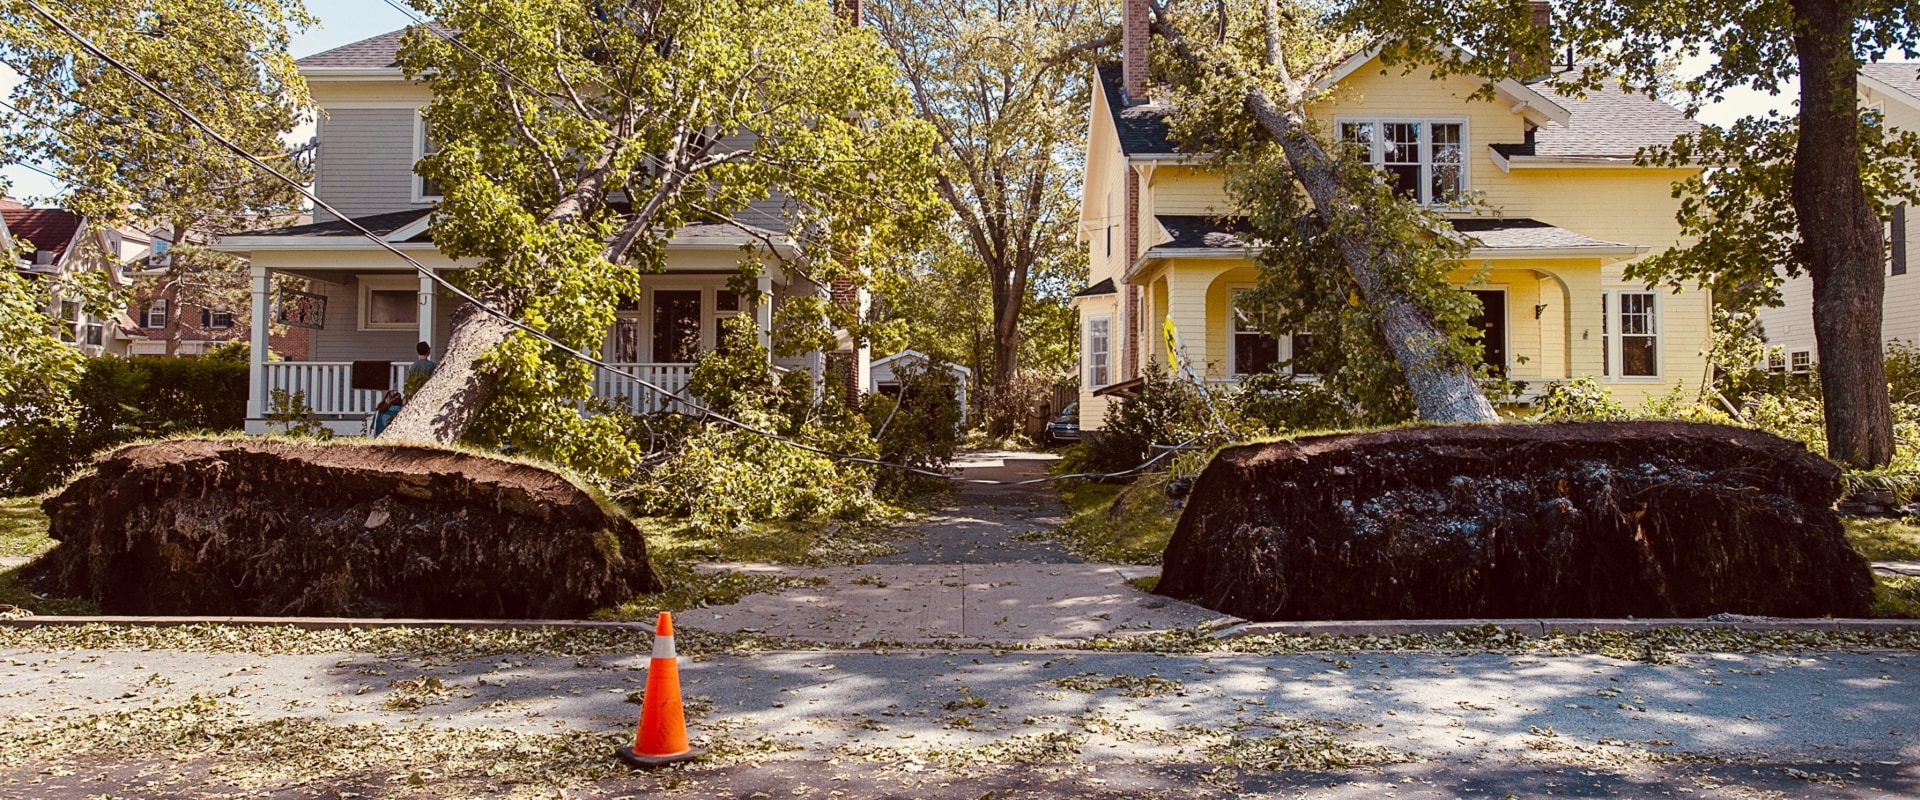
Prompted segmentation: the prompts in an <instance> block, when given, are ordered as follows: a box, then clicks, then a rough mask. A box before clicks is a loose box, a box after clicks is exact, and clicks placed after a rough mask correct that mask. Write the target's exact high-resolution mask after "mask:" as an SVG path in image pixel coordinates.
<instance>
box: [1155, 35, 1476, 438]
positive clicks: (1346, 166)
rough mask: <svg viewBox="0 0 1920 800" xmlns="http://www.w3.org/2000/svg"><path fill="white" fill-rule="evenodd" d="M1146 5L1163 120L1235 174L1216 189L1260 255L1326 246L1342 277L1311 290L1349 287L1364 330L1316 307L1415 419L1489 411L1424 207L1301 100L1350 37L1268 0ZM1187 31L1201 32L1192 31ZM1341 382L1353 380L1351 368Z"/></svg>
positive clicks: (1458, 301)
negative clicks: (1351, 151) (1162, 59)
mask: <svg viewBox="0 0 1920 800" xmlns="http://www.w3.org/2000/svg"><path fill="white" fill-rule="evenodd" d="M1152 12H1153V16H1154V25H1153V28H1154V30H1155V32H1157V33H1159V34H1160V36H1161V38H1162V39H1163V40H1164V41H1165V42H1166V44H1167V45H1168V47H1167V48H1166V51H1167V55H1169V56H1170V59H1169V60H1170V61H1171V62H1172V66H1173V67H1174V68H1173V69H1172V70H1171V76H1170V77H1171V78H1172V84H1173V87H1174V89H1175V91H1176V95H1175V98H1174V100H1175V105H1176V107H1177V108H1178V109H1179V114H1178V115H1177V116H1176V122H1175V125H1176V129H1177V131H1180V132H1182V133H1183V138H1187V139H1190V140H1197V141H1199V142H1201V143H1202V144H1203V145H1204V146H1205V149H1207V150H1209V151H1211V152H1213V153H1215V156H1214V157H1215V158H1216V159H1218V160H1219V161H1221V162H1223V163H1224V164H1225V165H1226V166H1228V168H1229V170H1230V171H1232V172H1235V173H1237V176H1236V180H1233V181H1230V183H1229V189H1230V191H1233V192H1234V194H1235V199H1236V201H1238V203H1239V204H1240V205H1241V206H1242V207H1243V208H1245V209H1246V210H1247V211H1248V212H1249V220H1250V222H1252V223H1253V224H1254V226H1255V231H1254V233H1255V235H1256V237H1259V238H1263V239H1265V240H1266V241H1267V242H1268V243H1270V244H1271V245H1273V246H1272V247H1270V248H1269V249H1268V251H1267V252H1266V253H1264V254H1263V255H1262V257H1261V258H1262V262H1263V265H1268V266H1272V265H1275V264H1278V263H1282V262H1286V261H1288V259H1291V258H1296V257H1298V258H1319V257H1322V256H1324V258H1323V259H1322V260H1324V259H1325V258H1334V257H1337V259H1338V264H1339V266H1342V267H1344V271H1345V275H1343V276H1339V279H1338V280H1337V282H1336V285H1335V286H1332V287H1322V288H1332V289H1335V290H1337V291H1334V292H1333V293H1332V294H1331V297H1333V298H1335V299H1336V300H1344V299H1345V298H1349V297H1352V298H1356V299H1357V300H1358V301H1359V303H1360V305H1361V306H1364V309H1365V315H1364V317H1363V319H1364V320H1365V324H1366V325H1369V326H1370V327H1371V328H1372V329H1373V330H1372V333H1374V334H1377V336H1372V337H1368V336H1363V335H1359V334H1362V333H1363V332H1362V331H1358V330H1354V327H1355V326H1354V325H1353V322H1354V319H1355V318H1354V317H1352V316H1351V315H1344V316H1343V312H1341V311H1339V310H1337V309H1334V310H1324V309H1323V310H1322V311H1321V312H1320V313H1321V314H1323V315H1329V317H1330V318H1338V319H1340V320H1342V322H1343V325H1342V327H1343V328H1344V331H1343V337H1344V338H1347V339H1348V341H1351V342H1365V341H1371V342H1373V343H1376V344H1378V346H1379V348H1380V349H1383V350H1384V353H1385V354H1387V355H1388V356H1390V358H1391V363H1392V364H1393V366H1394V367H1396V368H1397V370H1398V373H1399V376H1398V377H1399V378H1400V379H1401V380H1403V381H1404V383H1405V387H1406V393H1407V395H1408V396H1409V398H1408V399H1410V401H1411V405H1412V406H1413V408H1414V410H1416V411H1417V413H1418V415H1419V417H1420V418H1421V419H1424V420H1427V421H1430V422H1491V421H1494V420H1496V419H1498V417H1497V415H1496V414H1495V412H1494V410H1493V405H1492V404H1491V403H1489V402H1488V401H1487V397H1486V394H1485V392H1483V391H1482V390H1481V388H1480V386H1479V384H1478V383H1477V382H1476V380H1475V367H1474V363H1475V362H1474V358H1473V347H1472V343H1471V342H1470V341H1469V340H1468V339H1467V338H1466V337H1465V336H1464V335H1463V333H1462V332H1461V329H1462V328H1464V326H1463V325H1461V324H1459V323H1463V322H1464V321H1465V319H1466V318H1467V315H1468V314H1469V308H1468V307H1467V306H1466V305H1464V304H1465V303H1467V302H1469V300H1468V298H1467V297H1466V296H1465V295H1464V294H1462V293H1460V292H1457V291H1452V290H1451V288H1450V286H1449V285H1448V283H1447V274H1446V273H1447V268H1446V264H1447V262H1448V261H1449V260H1450V259H1451V258H1452V257H1454V256H1456V255H1457V253H1458V248H1457V247H1455V246H1454V245H1453V244H1452V243H1450V242H1448V241H1447V240H1445V239H1443V238H1436V235H1435V234H1436V229H1437V223H1436V221H1435V220H1434V218H1433V217H1431V215H1428V214H1425V213H1424V212H1421V211H1420V210H1419V209H1418V208H1417V207H1416V206H1415V205H1414V204H1413V203H1412V202H1411V201H1409V200H1407V199H1405V198H1401V197H1399V196H1397V195H1395V194H1394V193H1392V191H1391V190H1390V189H1388V188H1387V187H1385V186H1384V185H1383V184H1382V183H1381V182H1380V181H1378V180H1376V179H1374V177H1373V176H1372V174H1371V173H1370V172H1369V171H1368V169H1367V168H1366V166H1365V165H1364V164H1361V163H1359V162H1358V160H1357V159H1353V158H1347V157H1344V156H1345V155H1346V154H1345V153H1343V152H1342V151H1341V149H1340V148H1339V147H1338V146H1333V145H1329V144H1328V143H1327V142H1325V141H1323V138H1322V136H1323V134H1322V132H1321V131H1320V130H1319V129H1318V128H1317V127H1316V124H1315V123H1314V122H1313V121H1312V120H1310V119H1309V118H1308V117H1307V113H1306V108H1307V105H1308V104H1309V103H1311V102H1312V101H1313V100H1315V99H1317V98H1318V97H1319V96H1320V95H1321V93H1322V92H1323V91H1324V90H1323V89H1321V88H1320V87H1319V86H1318V85H1317V80H1318V78H1320V77H1322V76H1324V75H1325V74H1327V73H1328V72H1329V71H1331V69H1332V68H1333V66H1334V65H1336V64H1337V63H1338V62H1339V61H1340V60H1341V59H1342V58H1344V57H1345V56H1346V55H1348V52H1347V51H1346V50H1345V49H1344V48H1345V47H1346V46H1347V45H1349V44H1350V43H1348V42H1345V41H1342V40H1340V39H1338V38H1337V37H1329V36H1327V35H1326V33H1325V32H1324V31H1323V30H1322V29H1320V28H1318V27H1317V25H1316V23H1317V22H1318V20H1317V19H1315V18H1314V17H1313V16H1312V15H1310V14H1305V13H1294V9H1292V8H1291V7H1289V8H1286V9H1283V8H1282V7H1281V5H1280V3H1279V0H1260V2H1259V4H1258V7H1257V8H1250V7H1249V5H1236V4H1233V3H1228V2H1224V0H1223V2H1220V3H1218V4H1215V5H1214V6H1212V7H1211V8H1210V9H1209V10H1205V11H1201V10H1194V11H1191V12H1188V11H1182V12H1181V13H1178V14H1176V13H1174V11H1173V10H1172V9H1171V8H1169V7H1168V6H1167V5H1153V6H1152ZM1187 29H1193V30H1201V29H1207V30H1210V31H1213V32H1214V35H1213V36H1212V37H1209V38H1204V39H1203V38H1196V37H1192V36H1189V35H1187V34H1186V33H1184V31H1185V30H1187ZM1316 253H1318V254H1322V256H1316V255H1315V254H1316ZM1322 294H1325V293H1324V292H1323V293H1322ZM1302 299H1304V298H1302ZM1343 304H1344V303H1343ZM1282 313H1283V314H1288V315H1294V316H1293V318H1292V319H1287V320H1284V321H1286V322H1294V321H1300V320H1306V319H1309V318H1310V317H1312V316H1314V312H1313V310H1312V309H1307V308H1295V309H1288V310H1285V311H1283V312H1282ZM1343 344H1344V342H1343ZM1383 360H1384V359H1383ZM1335 366H1336V367H1339V366H1340V365H1335ZM1351 380H1352V381H1355V382H1359V381H1362V380H1363V379H1362V378H1360V377H1359V373H1357V372H1356V373H1355V374H1354V376H1353V377H1352V378H1351ZM1374 382H1375V383H1377V380H1376V381H1374Z"/></svg>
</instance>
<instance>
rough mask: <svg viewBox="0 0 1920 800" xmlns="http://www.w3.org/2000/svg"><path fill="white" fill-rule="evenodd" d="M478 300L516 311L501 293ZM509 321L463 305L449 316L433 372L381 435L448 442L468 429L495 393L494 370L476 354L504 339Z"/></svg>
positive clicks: (483, 296) (480, 353) (390, 437)
mask: <svg viewBox="0 0 1920 800" xmlns="http://www.w3.org/2000/svg"><path fill="white" fill-rule="evenodd" d="M480 300H481V302H484V303H486V304H488V305H490V306H493V307H495V308H499V309H502V310H505V311H507V312H508V313H509V314H513V315H518V314H519V307H518V304H517V303H509V302H508V301H507V299H506V298H504V297H497V296H494V297H489V296H488V295H484V294H483V295H480ZM513 330H514V328H513V326H512V325H511V324H509V323H508V322H507V321H506V320H503V319H500V318H499V317H496V316H494V315H492V314H488V313H486V312H485V311H481V310H480V309H478V308H476V307H474V306H472V305H467V306H464V307H462V308H461V309H460V311H459V313H458V316H457V317H456V318H455V319H454V321H453V333H452V334H451V335H449V336H448V337H447V344H446V347H445V348H444V349H443V350H442V351H441V352H440V353H438V354H437V355H438V356H439V358H438V359H437V366H435V367H434V370H433V377H431V378H429V379H428V380H427V382H426V383H425V384H422V385H421V386H420V388H419V390H418V391H416V392H414V396H413V397H409V398H407V404H406V405H405V406H404V407H402V408H401V409H400V414H399V415H398V416H395V417H394V418H393V421H392V422H390V423H388V424H387V428H386V430H384V431H381V433H380V438H382V439H404V440H408V441H423V442H441V443H451V442H455V441H458V440H459V439H460V437H461V436H464V435H466V432H467V429H468V428H471V427H472V426H473V421H474V419H476V418H477V417H478V416H479V414H480V410H481V409H482V408H484V407H485V406H486V401H487V399H488V398H491V397H492V396H493V389H494V385H495V382H496V379H495V376H494V375H493V374H492V373H491V372H488V371H487V370H484V369H481V368H480V363H479V362H480V358H481V356H484V355H486V354H487V351H488V350H492V349H493V347H494V345H497V344H499V343H501V342H504V341H506V340H507V336H508V335H509V334H511V333H513Z"/></svg>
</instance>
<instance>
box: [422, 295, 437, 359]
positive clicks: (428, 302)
mask: <svg viewBox="0 0 1920 800" xmlns="http://www.w3.org/2000/svg"><path fill="white" fill-rule="evenodd" d="M438 288H439V286H438V285H436V284H435V283H434V282H433V278H431V277H428V276H427V275H421V276H420V341H423V342H426V343H427V344H428V345H430V346H432V347H433V348H434V354H433V355H434V357H435V358H439V357H440V352H439V349H440V344H439V343H438V342H435V341H434V340H433V332H434V329H435V324H434V323H435V322H436V321H437V315H436V311H437V310H438V308H439V306H438V305H437V303H438V301H439V296H440V295H439V292H438V291H436V290H437V289H438Z"/></svg>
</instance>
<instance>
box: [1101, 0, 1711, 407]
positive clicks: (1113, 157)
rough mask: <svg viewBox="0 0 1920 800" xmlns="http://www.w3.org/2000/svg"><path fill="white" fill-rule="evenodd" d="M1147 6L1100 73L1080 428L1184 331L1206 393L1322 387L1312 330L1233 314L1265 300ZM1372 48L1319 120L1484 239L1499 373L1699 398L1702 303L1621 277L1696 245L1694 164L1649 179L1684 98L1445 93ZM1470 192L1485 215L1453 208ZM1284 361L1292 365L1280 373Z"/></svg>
mask: <svg viewBox="0 0 1920 800" xmlns="http://www.w3.org/2000/svg"><path fill="white" fill-rule="evenodd" d="M1145 2H1146V0H1126V4H1127V5H1126V12H1125V13H1124V14H1123V15H1122V19H1123V35H1122V51H1123V56H1122V63H1121V64H1118V65H1112V66H1107V67H1101V68H1099V69H1098V70H1097V71H1096V73H1095V75H1094V76H1093V80H1094V86H1093V89H1094V91H1093V92H1092V96H1093V109H1092V117H1091V127H1090V131H1089V134H1088V143H1087V158H1086V173H1085V179H1084V181H1083V184H1082V185H1083V194H1082V197H1081V215H1080V236H1081V240H1082V241H1084V242H1086V243H1087V244H1088V247H1089V250H1090V254H1091V267H1090V275H1089V284H1090V285H1089V286H1088V287H1087V288H1086V289H1085V290H1084V291H1082V292H1080V293H1079V294H1078V295H1077V296H1076V297H1075V298H1074V300H1073V303H1074V305H1075V307H1076V308H1077V309H1078V311H1079V315H1080V335H1081V337H1082V339H1081V348H1080V350H1081V353H1082V372H1081V377H1082V381H1081V394H1080V404H1079V410H1080V425H1081V427H1082V428H1083V429H1085V430H1088V431H1094V430H1098V429H1100V428H1101V426H1102V424H1103V421H1104V419H1105V416H1106V411H1107V405H1108V403H1109V401H1110V400H1111V398H1112V397H1113V396H1115V395H1117V394H1123V393H1124V392H1126V391H1127V390H1129V389H1130V388H1131V386H1134V385H1137V381H1138V380H1139V379H1140V376H1141V375H1142V373H1143V371H1145V370H1148V369H1151V368H1153V365H1155V364H1158V363H1162V362H1164V361H1165V359H1166V356H1165V353H1166V351H1167V348H1166V346H1165V345H1164V341H1165V338H1164V336H1163V333H1162V332H1163V330H1164V326H1165V324H1166V322H1167V321H1169V320H1171V321H1172V323H1173V327H1174V329H1175V330H1176V331H1177V336H1178V338H1179V342H1180V345H1181V347H1182V349H1183V351H1184V353H1185V357H1186V360H1187V361H1188V362H1190V363H1191V364H1192V365H1193V366H1194V369H1195V371H1196V372H1197V373H1199V374H1201V375H1202V376H1203V377H1204V379H1205V380H1207V381H1210V382H1233V381H1237V380H1238V379H1239V378H1240V377H1241V376H1244V375H1247V374H1250V373H1255V372H1260V371H1264V370H1270V369H1276V368H1284V369H1288V370H1290V371H1292V372H1293V373H1294V374H1296V375H1298V376H1299V377H1300V378H1301V379H1303V380H1308V379H1311V374H1310V373H1311V371H1312V364H1313V363H1314V361H1315V360H1316V359H1324V358H1337V357H1338V354H1336V353H1315V352H1313V338H1312V333H1311V332H1309V331H1269V330H1262V329H1260V327H1259V326H1258V325H1257V323H1256V321H1255V320H1253V319H1251V318H1249V317H1248V316H1246V315H1243V314H1238V313H1236V311H1235V308H1234V298H1235V296H1236V294H1237V293H1238V292H1240V291H1242V290H1244V289H1249V288H1252V287H1253V286H1254V285H1255V284H1256V282H1257V280H1258V275H1257V271H1256V269H1255V268H1254V266H1253V264H1252V263H1251V262H1250V261H1249V253H1250V245H1249V243H1248V242H1247V241H1246V240H1245V238H1244V224H1243V220H1242V219H1240V218H1237V217H1236V216H1235V211H1234V209H1233V207H1232V204H1231V203H1230V201H1229V200H1228V198H1227V196H1226V193H1225V191H1224V189H1223V186H1222V177H1221V176H1220V175H1219V174H1218V173H1215V172H1211V171H1209V170H1208V169H1207V168H1206V167H1205V165H1204V164H1203V163H1202V161H1201V160H1199V159H1196V158H1195V157H1194V154H1192V153H1187V152H1182V151H1181V149H1180V148H1179V147H1178V146H1177V145H1176V144H1175V143H1174V142H1173V141H1172V140H1171V139H1170V138H1169V134H1168V118H1169V116H1170V115H1171V114H1172V113H1173V110H1172V109H1171V107H1169V106H1168V105H1166V104H1165V103H1164V102H1163V101H1161V100H1159V99H1157V98H1156V97H1155V95H1154V91H1153V89H1152V88H1151V86H1150V82H1149V79H1148V68H1147V53H1146V43H1147V31H1146V19H1147V12H1146V9H1145V8H1144V3H1145ZM1375 52H1376V51H1370V52H1365V53H1360V54H1357V55H1355V56H1353V57H1352V58H1351V59H1349V60H1348V61H1346V62H1345V63H1344V64H1342V65H1341V66H1340V67H1339V69H1338V70H1337V71H1335V72H1334V73H1333V74H1332V75H1331V76H1330V77H1329V78H1328V79H1327V83H1328V85H1329V86H1331V87H1332V89H1333V91H1332V93H1331V94H1330V95H1329V96H1328V97H1327V99H1325V100H1323V101H1321V102H1319V103H1316V104H1314V105H1313V106H1312V107H1310V108H1309V109H1308V112H1309V116H1310V117H1312V118H1313V119H1314V120H1315V121H1317V122H1318V123H1319V124H1320V125H1322V126H1324V127H1323V129H1324V130H1325V131H1326V132H1327V133H1328V134H1329V135H1330V136H1332V135H1336V134H1337V135H1339V136H1341V137H1344V138H1345V139H1347V140H1349V141H1359V142H1363V143H1366V144H1369V145H1370V149H1371V152H1372V155H1373V160H1374V162H1375V163H1376V164H1378V165H1379V166H1380V167H1381V169H1382V171H1383V173H1384V174H1385V175H1386V176H1387V177H1388V179H1389V180H1393V181H1395V182H1396V183H1397V184H1399V185H1400V186H1402V187H1404V188H1405V189H1406V191H1407V192H1408V194H1409V195H1411V196H1414V197H1416V198H1417V200H1418V201H1419V202H1421V203H1422V204H1424V205H1427V206H1428V207H1429V208H1432V209H1434V210H1435V211H1438V212H1440V213H1442V214H1443V215H1445V216H1446V217H1447V218H1448V221H1449V222H1450V223H1451V224H1452V227H1453V228H1454V230H1455V231H1457V232H1458V233H1459V234H1460V235H1463V236H1465V237H1468V238H1470V239H1472V240H1473V249H1472V251H1471V254H1470V255H1469V257H1468V258H1467V259H1466V260H1464V261H1463V262H1462V263H1460V264H1459V268H1458V269H1456V270H1454V271H1453V272H1452V273H1451V277H1452V280H1453V281H1454V282H1455V283H1456V284H1459V285H1460V286H1461V288H1462V289H1463V290H1464V291H1470V292H1472V293H1473V294H1474V296H1475V297H1476V298H1477V299H1478V300H1480V302H1481V303H1482V305H1483V308H1484V313H1483V314H1482V315H1480V317H1479V319H1478V324H1479V326H1480V327H1481V329H1482V330H1483V331H1484V333H1485V334H1486V339H1485V351H1486V358H1487V360H1488V361H1489V362H1490V363H1491V364H1492V365H1493V366H1494V367H1495V368H1496V369H1497V370H1502V371H1504V372H1505V374H1506V375H1507V376H1508V377H1510V378H1512V379H1514V380H1516V381H1522V382H1525V383H1526V384H1527V385H1528V390H1527V394H1526V395H1523V397H1525V396H1532V395H1537V393H1538V392H1539V391H1540V390H1541V389H1542V388H1543V387H1544V385H1545V384H1548V383H1551V382H1554V381H1560V380H1566V379H1570V378H1576V377H1581V376H1592V377H1594V378H1596V379H1598V380H1600V381H1601V383H1602V385H1604V386H1606V387H1607V388H1609V389H1611V390H1612V392H1613V395H1614V397H1615V398H1616V399H1618V400H1619V401H1621V402H1622V403H1625V404H1626V405H1628V406H1637V405H1640V404H1642V403H1644V402H1646V400H1647V399H1648V398H1649V397H1652V396H1659V395H1663V394H1666V393H1667V392H1669V391H1670V390H1672V389H1674V388H1675V387H1680V386H1685V387H1688V388H1693V387H1698V386H1699V385H1700V384H1701V382H1702V381H1703V379H1704V377H1705V375H1706V372H1707V369H1708V365H1707V361H1706V358H1705V356H1704V355H1703V351H1704V350H1705V349H1706V348H1707V345H1708V343H1709V341H1710V329H1711V323H1712V311H1711V303H1710V298H1709V295H1708V293H1707V292H1706V291H1682V292H1677V293H1675V292H1670V291H1666V290H1663V289H1658V288H1655V287H1650V286H1647V285H1645V284H1640V283H1634V282H1631V281H1628V280H1626V279H1625V278H1624V277H1623V275H1622V271H1623V270H1624V269H1625V268H1626V266H1627V264H1629V263H1630V262H1632V261H1634V260H1635V259H1639V258H1644V257H1646V256H1648V255H1650V254H1653V253H1657V252H1660V251H1662V250H1665V249H1666V248H1669V247H1673V246H1675V245H1676V244H1678V243H1680V231H1679V226H1678V223H1676V222H1675V220H1674V212H1675V211H1676V209H1677V205H1678V202H1679V201H1678V200H1675V199H1674V198H1673V196H1672V189H1671V187H1672V184H1673V182H1674V181H1675V180H1678V179H1680V178H1682V177H1684V176H1686V175H1688V174H1690V172H1689V171H1688V170H1673V169H1652V168H1644V167H1637V166H1635V165H1634V155H1635V153H1636V152H1637V151H1638V150H1639V149H1640V148H1642V147H1646V146H1652V145H1660V144H1666V143H1668V142H1671V141H1672V140H1673V139H1674V137H1675V136H1677V135H1679V134H1683V133H1687V132H1689V131H1692V130H1695V128H1696V126H1695V124H1694V123H1693V122H1692V121H1690V120H1688V119H1686V118H1685V116H1684V115H1683V114H1681V112H1680V111H1679V110H1677V109H1675V108H1673V107H1672V106H1669V105H1666V104H1664V103H1661V102H1658V101H1656V100H1653V99H1650V98H1647V97H1644V96H1638V95H1630V94H1628V93H1625V92H1622V91H1620V90H1619V89H1617V88H1613V87H1609V88H1606V89H1604V90H1602V91H1599V92H1597V93H1594V94H1592V95H1590V96H1588V97H1587V98H1585V99H1575V98H1570V97H1564V96H1560V95H1557V94H1553V93H1550V92H1548V91H1547V90H1546V89H1545V87H1544V86H1543V85H1540V84H1528V83H1521V82H1518V81H1512V80H1507V81H1503V82H1501V83H1499V84H1498V85H1497V87H1496V89H1497V91H1496V92H1495V97H1494V98H1492V99H1488V100H1469V99H1468V97H1469V95H1472V94H1473V93H1474V92H1475V90H1476V89H1478V88H1480V85H1481V83H1482V82H1481V81H1480V80H1478V79H1475V78H1473V77H1471V76H1460V75H1456V76H1452V77H1449V78H1444V79H1441V80H1432V79H1431V78H1430V73H1429V71H1428V70H1425V69H1415V70H1413V71H1411V72H1410V73H1409V72H1407V71H1406V70H1405V69H1404V68H1402V67H1385V66H1383V65H1382V64H1381V63H1380V61H1379V60H1378V59H1377V58H1376V57H1375ZM1468 195H1476V196H1479V197H1480V198H1482V199H1483V200H1484V201H1485V203H1486V204H1487V205H1489V206H1490V207H1491V211H1490V212H1489V211H1486V210H1482V211H1479V212H1477V213H1476V212H1475V211H1474V210H1471V209H1468V208H1465V207H1464V206H1461V205H1458V204H1456V202H1455V201H1456V200H1457V199H1458V198H1461V197H1465V196H1468ZM1282 365H1287V366H1284V367H1283V366H1282Z"/></svg>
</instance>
